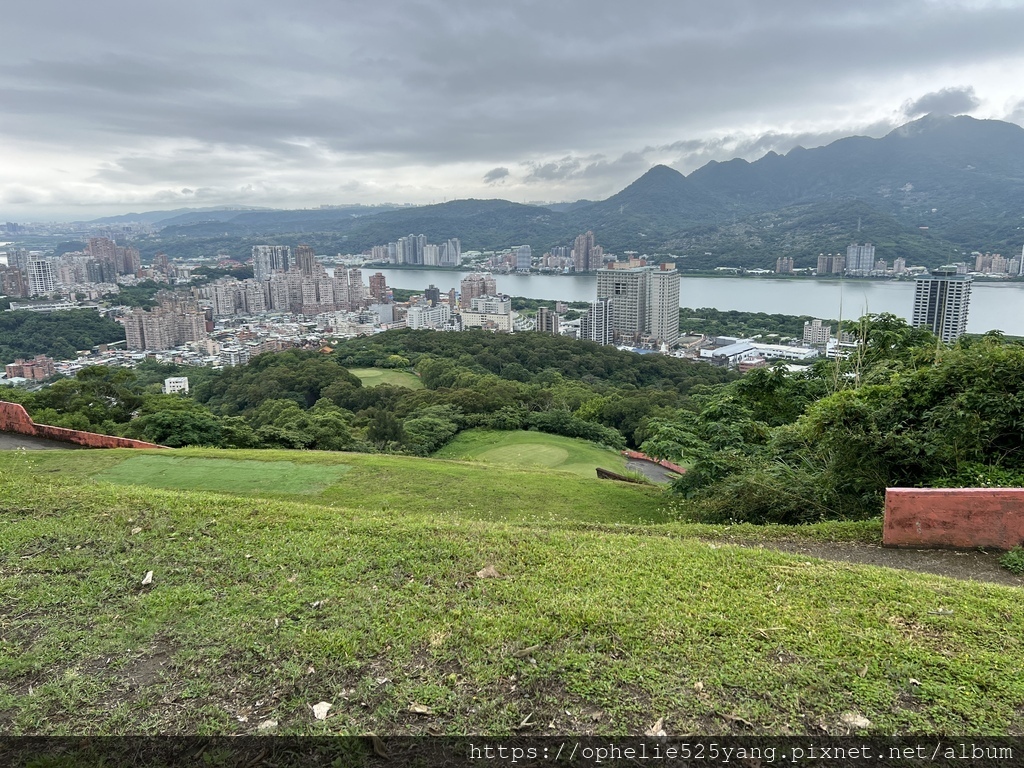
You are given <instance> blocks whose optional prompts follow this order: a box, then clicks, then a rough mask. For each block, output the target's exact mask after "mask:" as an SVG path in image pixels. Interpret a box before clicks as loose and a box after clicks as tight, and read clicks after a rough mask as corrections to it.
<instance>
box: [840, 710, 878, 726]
mask: <svg viewBox="0 0 1024 768" xmlns="http://www.w3.org/2000/svg"><path fill="white" fill-rule="evenodd" d="M839 722H840V723H842V724H843V725H845V726H847V727H849V728H858V729H859V728H870V727H871V721H870V720H868V719H867V718H866V717H864V715H861V714H858V713H857V712H844V713H843V714H842V715H840V717H839Z"/></svg>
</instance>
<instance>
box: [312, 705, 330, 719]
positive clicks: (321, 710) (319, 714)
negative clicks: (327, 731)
mask: <svg viewBox="0 0 1024 768" xmlns="http://www.w3.org/2000/svg"><path fill="white" fill-rule="evenodd" d="M332 706H334V705H333V704H329V703H327V702H326V701H321V702H320V703H319V704H314V705H313V707H312V709H313V717H315V718H316V719H317V720H326V719H327V713H328V712H330V711H331V707H332Z"/></svg>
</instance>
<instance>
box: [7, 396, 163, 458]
mask: <svg viewBox="0 0 1024 768" xmlns="http://www.w3.org/2000/svg"><path fill="white" fill-rule="evenodd" d="M0 432H13V433H14V434H16V435H27V436H29V437H43V438H46V439H47V440H57V441H59V442H62V443H74V444H75V445H84V446H86V447H88V448H163V447H164V446H162V445H157V444H156V443H146V442H143V441H142V440H129V439H128V438H127V437H111V436H110V435H98V434H96V433H95V432H82V431H80V430H77V429H65V428H64V427H51V426H48V425H46V424H36V423H35V422H34V421H32V417H30V416H29V415H28V412H27V411H26V410H25V409H24V408H23V407H22V406H20V405H19V404H18V403H8V402H5V401H3V400H0Z"/></svg>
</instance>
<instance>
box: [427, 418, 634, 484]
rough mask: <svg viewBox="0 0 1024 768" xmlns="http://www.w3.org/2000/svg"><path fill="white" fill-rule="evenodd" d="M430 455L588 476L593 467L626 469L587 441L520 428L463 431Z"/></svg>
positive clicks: (613, 455) (620, 459)
mask: <svg viewBox="0 0 1024 768" xmlns="http://www.w3.org/2000/svg"><path fill="white" fill-rule="evenodd" d="M434 457H435V458H438V459H467V460H474V461H484V462H487V463H489V464H496V465H499V466H503V467H529V468H538V467H543V468H545V469H557V470H560V471H562V472H573V473H574V474H577V475H583V476H584V477H590V478H594V477H595V474H594V470H595V469H596V468H597V467H604V468H605V469H610V470H612V471H613V472H621V471H624V470H625V468H626V459H625V458H624V457H623V456H622V455H621V454H620V453H619V452H618V451H614V450H612V449H610V448H604V447H602V446H600V445H597V444H596V443H591V442H589V441H587V440H576V439H573V438H571V437H562V436H561V435H549V434H546V433H544V432H526V431H522V430H520V431H513V432H502V431H494V430H489V429H470V430H466V431H465V432H460V433H459V434H458V435H457V436H456V437H455V439H454V440H452V441H451V442H450V443H448V444H447V445H446V446H444V447H443V448H442V449H441V450H439V451H437V453H435V454H434Z"/></svg>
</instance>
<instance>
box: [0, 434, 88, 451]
mask: <svg viewBox="0 0 1024 768" xmlns="http://www.w3.org/2000/svg"><path fill="white" fill-rule="evenodd" d="M81 447H82V446H81V445H75V444H74V443H61V442H58V441H56V440H47V439H46V438H43V437H26V436H25V435H16V434H14V433H12V432H0V451H13V450H15V449H17V448H24V449H25V450H27V451H53V450H67V449H69V448H81Z"/></svg>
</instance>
